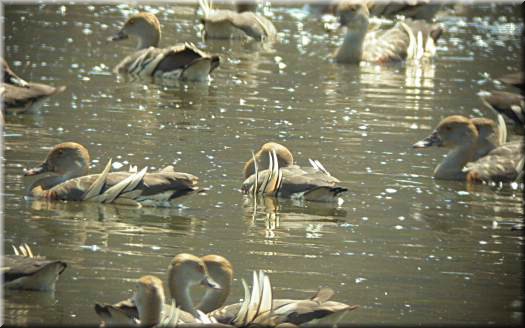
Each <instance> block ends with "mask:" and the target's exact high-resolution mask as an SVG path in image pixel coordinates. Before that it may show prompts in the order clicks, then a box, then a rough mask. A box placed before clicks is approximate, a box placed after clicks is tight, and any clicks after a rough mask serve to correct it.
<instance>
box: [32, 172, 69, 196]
mask: <svg viewBox="0 0 525 328" xmlns="http://www.w3.org/2000/svg"><path fill="white" fill-rule="evenodd" d="M67 180H69V178H68V177H67V176H57V175H53V176H48V177H44V178H42V179H38V180H36V181H35V182H33V183H32V184H31V186H30V187H29V191H28V195H29V196H32V197H37V198H38V197H43V196H44V193H45V192H46V191H47V190H49V189H51V188H53V187H54V186H56V185H58V184H60V183H62V182H64V181H67Z"/></svg>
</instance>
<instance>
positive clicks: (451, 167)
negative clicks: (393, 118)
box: [414, 115, 523, 182]
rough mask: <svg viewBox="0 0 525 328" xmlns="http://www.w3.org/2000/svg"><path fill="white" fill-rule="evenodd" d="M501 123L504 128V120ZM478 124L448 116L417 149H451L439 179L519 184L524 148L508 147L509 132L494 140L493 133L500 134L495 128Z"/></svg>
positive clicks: (517, 144) (438, 172) (438, 169)
mask: <svg viewBox="0 0 525 328" xmlns="http://www.w3.org/2000/svg"><path fill="white" fill-rule="evenodd" d="M499 121H500V122H502V124H503V125H504V122H503V121H502V119H501V118H500V119H499ZM475 123H476V121H474V122H473V120H471V119H468V118H466V117H464V116H461V115H452V116H448V117H446V118H445V119H443V120H442V121H441V122H440V123H439V124H438V126H437V127H436V129H435V130H434V131H433V132H432V134H431V135H430V136H428V137H427V138H425V139H423V140H421V141H419V142H417V143H415V144H414V148H426V147H431V146H436V147H445V148H450V151H449V152H448V154H447V156H446V157H445V159H444V160H443V161H442V162H441V163H440V164H439V165H438V166H437V167H436V168H435V170H434V177H435V178H436V179H444V180H467V181H468V182H490V181H494V182H509V181H514V180H516V179H517V178H518V176H519V174H520V172H522V171H523V144H522V143H521V142H512V143H505V138H506V132H503V131H501V132H498V133H500V134H499V135H498V136H497V137H494V136H492V133H491V132H490V131H496V129H495V128H494V127H495V124H481V123H480V122H478V123H477V124H478V125H476V124H475ZM485 123H486V122H485ZM500 125H501V123H500ZM478 127H479V129H478ZM483 139H485V140H483Z"/></svg>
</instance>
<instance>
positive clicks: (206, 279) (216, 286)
mask: <svg viewBox="0 0 525 328" xmlns="http://www.w3.org/2000/svg"><path fill="white" fill-rule="evenodd" d="M201 285H203V286H205V287H209V288H213V289H222V287H221V285H219V284H218V283H217V282H215V280H213V279H212V278H211V277H204V279H202V281H201Z"/></svg>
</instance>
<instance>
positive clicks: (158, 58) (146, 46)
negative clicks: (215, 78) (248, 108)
mask: <svg viewBox="0 0 525 328" xmlns="http://www.w3.org/2000/svg"><path fill="white" fill-rule="evenodd" d="M160 35H161V34H160V22H159V20H158V19H157V17H156V16H155V15H153V14H151V13H147V12H141V13H138V14H136V15H133V16H132V17H130V18H129V19H128V20H127V21H126V23H125V24H124V26H123V27H122V28H121V30H120V31H119V32H118V33H117V34H116V35H114V36H113V37H112V38H110V39H111V40H112V41H119V40H124V39H127V38H128V37H129V36H135V37H137V38H138V44H137V50H136V51H135V52H134V53H132V54H131V55H129V56H127V57H126V58H124V59H123V60H122V61H121V62H120V63H119V64H118V65H117V66H116V67H115V69H114V71H115V72H116V73H120V74H131V75H137V76H141V77H155V78H161V79H166V80H177V79H180V80H190V81H203V80H207V79H208V78H209V74H210V73H211V72H212V71H213V70H214V69H215V68H217V67H218V66H219V61H220V60H219V57H218V56H216V55H210V54H208V53H205V52H204V51H202V50H199V49H198V48H197V47H196V46H195V45H193V44H191V43H188V42H186V43H181V44H177V45H174V46H172V47H169V48H158V45H159V41H160Z"/></svg>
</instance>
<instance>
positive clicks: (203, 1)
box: [199, 0, 277, 41]
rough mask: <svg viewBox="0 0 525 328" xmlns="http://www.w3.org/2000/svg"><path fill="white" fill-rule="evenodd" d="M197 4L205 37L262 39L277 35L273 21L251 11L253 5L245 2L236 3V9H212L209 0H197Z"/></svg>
mask: <svg viewBox="0 0 525 328" xmlns="http://www.w3.org/2000/svg"><path fill="white" fill-rule="evenodd" d="M199 4H200V7H201V9H202V11H203V12H204V17H202V19H201V22H202V24H203V25H204V34H205V37H206V38H210V39H254V40H257V41H263V40H273V39H275V37H276V35H277V30H276V29H275V26H274V25H273V23H272V22H271V21H270V20H269V19H268V18H266V17H264V16H262V15H259V14H257V13H255V12H253V11H252V10H253V9H254V6H253V5H250V4H248V3H246V2H239V3H236V5H237V11H233V10H224V9H223V10H217V9H213V8H212V3H211V0H199Z"/></svg>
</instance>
